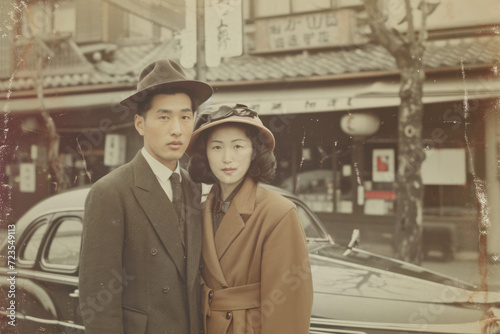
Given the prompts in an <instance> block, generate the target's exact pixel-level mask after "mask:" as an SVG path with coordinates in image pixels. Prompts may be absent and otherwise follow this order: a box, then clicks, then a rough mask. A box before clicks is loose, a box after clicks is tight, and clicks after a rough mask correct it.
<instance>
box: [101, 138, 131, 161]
mask: <svg viewBox="0 0 500 334" xmlns="http://www.w3.org/2000/svg"><path fill="white" fill-rule="evenodd" d="M126 144H127V137H126V136H125V135H118V134H106V140H105V142H104V165H105V166H121V165H123V164H124V163H125V153H126V146H127V145H126Z"/></svg>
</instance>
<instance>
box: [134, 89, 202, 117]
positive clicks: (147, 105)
mask: <svg viewBox="0 0 500 334" xmlns="http://www.w3.org/2000/svg"><path fill="white" fill-rule="evenodd" d="M179 93H184V94H186V95H187V96H189V98H190V100H191V109H192V110H193V113H194V112H195V111H196V109H197V108H198V106H199V105H200V104H199V103H198V101H196V100H195V99H194V98H193V97H192V96H191V94H190V93H189V92H188V91H186V90H184V89H182V88H175V87H173V88H160V89H154V90H152V91H151V92H150V93H149V94H148V95H147V96H146V97H145V98H144V99H143V100H142V101H140V102H138V103H137V108H136V110H135V113H136V114H137V115H139V116H142V117H146V112H147V111H148V110H149V109H151V103H152V102H153V98H154V97H155V96H156V95H160V94H166V95H174V94H179Z"/></svg>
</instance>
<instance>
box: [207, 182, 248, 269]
mask: <svg viewBox="0 0 500 334" xmlns="http://www.w3.org/2000/svg"><path fill="white" fill-rule="evenodd" d="M256 192H257V183H256V182H255V181H254V180H253V179H252V178H251V177H247V178H246V179H245V180H244V181H243V186H242V187H241V189H240V191H239V192H238V194H237V195H236V197H235V198H234V199H233V201H232V203H231V206H230V207H229V210H228V211H227V212H226V214H225V215H224V218H223V219H222V221H221V223H220V226H219V228H218V229H217V232H216V233H215V238H212V237H211V236H213V224H212V212H211V210H212V204H213V200H214V193H213V191H212V192H210V194H209V196H208V198H207V203H206V205H205V210H204V215H203V216H204V219H203V221H204V223H203V224H204V229H205V230H206V231H207V233H205V239H204V245H206V246H207V247H205V246H204V250H205V251H206V252H207V254H208V255H209V256H210V259H209V260H210V261H214V260H216V262H218V261H219V260H220V259H221V258H222V256H223V255H224V253H225V252H226V251H227V249H228V248H229V246H230V245H231V243H232V242H233V241H234V239H236V237H237V236H238V235H239V234H240V233H241V231H242V230H243V229H244V228H245V223H246V221H247V220H248V218H249V217H250V216H251V215H252V213H253V211H254V209H255V195H256ZM221 275H222V273H221ZM217 276H219V278H221V277H220V275H214V277H216V278H217Z"/></svg>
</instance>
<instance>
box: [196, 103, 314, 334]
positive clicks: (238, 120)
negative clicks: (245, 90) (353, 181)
mask: <svg viewBox="0 0 500 334" xmlns="http://www.w3.org/2000/svg"><path fill="white" fill-rule="evenodd" d="M274 142H275V141H274V136H273V134H272V133H271V131H269V130H268V129H267V128H266V127H264V126H263V124H262V122H261V120H260V119H259V118H258V116H257V113H256V112H255V111H253V110H250V109H248V108H247V107H246V106H243V105H236V106H235V107H233V108H231V107H228V106H222V107H220V108H219V109H218V110H216V111H215V112H207V113H204V114H201V115H200V116H199V117H198V120H197V122H196V126H195V131H194V132H193V135H192V137H191V143H190V145H189V147H188V149H187V151H186V152H187V153H188V154H189V155H190V156H191V161H190V165H189V167H188V171H189V173H190V175H191V178H192V179H193V181H194V182H202V183H209V184H212V183H213V184H214V186H213V187H212V190H211V191H210V194H209V195H208V198H207V200H206V202H205V207H204V211H203V262H204V265H203V266H202V270H201V275H202V282H203V284H202V312H203V317H204V326H205V333H207V334H218V333H234V334H236V333H238V334H239V333H262V334H281V333H287V334H289V333H301V334H306V333H308V332H309V321H310V315H311V307H312V299H313V290H312V278H311V267H310V263H309V256H308V252H307V245H306V241H305V235H304V230H303V229H302V226H301V225H300V222H299V219H298V216H297V211H296V208H295V206H294V204H293V203H292V202H290V201H289V200H287V199H285V198H284V197H282V196H281V195H279V194H276V193H274V192H272V191H269V190H267V189H264V188H262V187H260V186H259V185H258V182H266V183H268V182H270V181H271V180H272V179H273V177H274V174H275V167H276V159H275V157H274V154H273V149H274Z"/></svg>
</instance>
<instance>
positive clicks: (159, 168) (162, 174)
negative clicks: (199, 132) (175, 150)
mask: <svg viewBox="0 0 500 334" xmlns="http://www.w3.org/2000/svg"><path fill="white" fill-rule="evenodd" d="M141 153H142V155H143V156H144V159H146V161H147V163H148V165H149V167H151V170H152V171H153V173H154V174H155V175H156V177H157V178H158V179H159V180H160V181H161V182H166V181H167V180H168V179H169V178H170V176H171V175H172V173H174V172H175V173H178V174H179V175H180V180H181V181H182V175H181V168H180V167H179V162H177V166H176V167H175V170H174V171H173V172H172V171H171V170H170V168H168V167H167V166H165V165H164V164H162V163H161V162H159V161H158V160H156V159H155V158H154V157H153V156H152V155H151V154H149V152H148V151H147V150H146V148H145V147H143V148H142V149H141Z"/></svg>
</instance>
